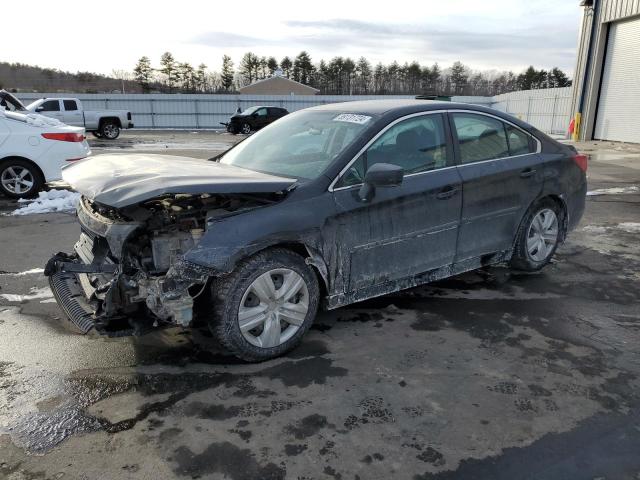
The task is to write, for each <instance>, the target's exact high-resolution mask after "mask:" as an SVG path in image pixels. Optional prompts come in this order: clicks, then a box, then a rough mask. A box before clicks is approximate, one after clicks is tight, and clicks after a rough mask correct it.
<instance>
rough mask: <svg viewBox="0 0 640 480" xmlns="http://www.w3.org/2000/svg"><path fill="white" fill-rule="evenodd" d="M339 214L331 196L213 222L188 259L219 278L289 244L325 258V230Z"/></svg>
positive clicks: (285, 203) (327, 195)
mask: <svg viewBox="0 0 640 480" xmlns="http://www.w3.org/2000/svg"><path fill="white" fill-rule="evenodd" d="M334 211H335V204H334V203H333V199H332V198H331V196H330V194H329V193H328V192H327V193H326V194H325V195H322V196H320V197H313V198H312V199H307V200H301V201H284V202H282V203H280V204H277V205H271V206H268V207H263V208H257V209H255V210H252V211H249V212H246V213H243V214H239V215H235V216H232V217H226V218H223V219H220V220H216V221H213V222H212V223H210V224H209V225H208V226H207V231H206V232H205V235H204V236H203V237H202V239H201V240H200V242H199V243H198V244H197V245H196V246H195V247H194V248H192V249H191V250H189V251H188V252H187V253H186V254H185V256H184V259H185V260H186V261H187V262H190V263H194V264H197V265H200V266H203V267H206V268H208V269H211V270H214V271H215V272H217V273H219V274H224V273H229V272H231V271H233V270H234V268H235V266H236V264H237V263H238V262H239V261H241V260H242V259H244V258H246V257H248V256H251V255H253V254H255V253H257V252H259V251H261V250H264V249H265V248H269V247H272V246H276V245H282V244H286V243H293V244H302V245H305V246H306V247H307V250H309V249H313V251H316V252H319V254H320V255H321V256H322V255H323V251H324V248H323V244H324V242H323V240H322V230H323V228H322V227H323V225H324V223H325V220H326V218H327V217H328V216H329V215H332V214H333V213H334Z"/></svg>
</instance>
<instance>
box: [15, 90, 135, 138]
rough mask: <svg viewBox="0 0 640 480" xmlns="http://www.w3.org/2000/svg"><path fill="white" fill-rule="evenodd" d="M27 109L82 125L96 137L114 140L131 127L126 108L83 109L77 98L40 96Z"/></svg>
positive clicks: (70, 123)
mask: <svg viewBox="0 0 640 480" xmlns="http://www.w3.org/2000/svg"><path fill="white" fill-rule="evenodd" d="M26 108H27V110H29V111H31V112H34V113H39V114H41V115H46V116H47V117H51V118H56V119H58V120H60V121H61V122H62V123H66V124H67V125H71V126H74V127H84V129H85V130H86V131H87V132H91V133H93V135H94V136H96V137H98V138H106V139H108V140H115V139H116V138H118V136H119V135H120V130H121V129H123V128H133V122H132V121H131V112H128V111H126V110H84V109H83V108H82V102H81V101H80V100H78V99H77V98H41V99H40V100H36V101H35V102H33V103H30V104H29V105H27V107H26Z"/></svg>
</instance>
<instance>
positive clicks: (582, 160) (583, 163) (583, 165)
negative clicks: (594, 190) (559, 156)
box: [573, 153, 589, 172]
mask: <svg viewBox="0 0 640 480" xmlns="http://www.w3.org/2000/svg"><path fill="white" fill-rule="evenodd" d="M588 160H589V156H588V155H582V154H581V153H577V154H575V155H574V156H573V161H574V162H576V165H578V167H580V170H582V171H583V172H586V171H587V161H588Z"/></svg>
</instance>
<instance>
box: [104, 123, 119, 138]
mask: <svg viewBox="0 0 640 480" xmlns="http://www.w3.org/2000/svg"><path fill="white" fill-rule="evenodd" d="M99 133H100V135H102V136H103V137H104V138H106V139H107V140H115V139H116V138H118V137H119V136H120V127H119V126H118V124H117V123H116V122H115V121H113V120H106V121H104V122H102V125H100V130H99Z"/></svg>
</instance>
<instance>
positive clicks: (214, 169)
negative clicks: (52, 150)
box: [62, 154, 296, 208]
mask: <svg viewBox="0 0 640 480" xmlns="http://www.w3.org/2000/svg"><path fill="white" fill-rule="evenodd" d="M62 178H63V179H64V180H65V181H66V182H67V183H69V185H71V186H72V187H73V188H74V189H75V190H77V191H78V192H80V193H81V194H82V195H84V196H86V197H88V198H89V199H91V200H92V201H95V202H98V203H101V204H103V205H108V206H110V207H114V208H122V207H126V206H129V205H133V204H136V203H140V202H143V201H145V200H149V199H151V198H155V197H158V196H161V195H165V194H176V193H190V194H202V193H210V194H215V193H223V194H225V193H226V194H229V193H275V192H279V191H282V190H286V189H287V188H288V187H290V186H291V185H293V184H294V183H295V182H296V180H295V179H292V178H284V177H278V176H275V175H269V174H266V173H260V172H256V171H253V170H248V169H244V168H239V167H235V166H233V165H225V164H220V163H216V162H212V161H207V160H200V159H197V158H189V157H179V156H168V155H144V154H139V155H98V156H95V157H91V158H87V159H86V160H81V161H79V162H77V163H74V164H73V165H70V166H68V167H65V168H64V169H63V170H62Z"/></svg>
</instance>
